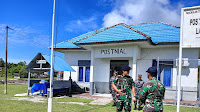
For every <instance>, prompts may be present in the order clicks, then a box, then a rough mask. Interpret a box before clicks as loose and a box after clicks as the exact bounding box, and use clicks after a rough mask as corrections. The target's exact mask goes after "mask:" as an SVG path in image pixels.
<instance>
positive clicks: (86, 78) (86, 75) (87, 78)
mask: <svg viewBox="0 0 200 112" xmlns="http://www.w3.org/2000/svg"><path fill="white" fill-rule="evenodd" d="M85 82H90V67H86V68H85Z"/></svg>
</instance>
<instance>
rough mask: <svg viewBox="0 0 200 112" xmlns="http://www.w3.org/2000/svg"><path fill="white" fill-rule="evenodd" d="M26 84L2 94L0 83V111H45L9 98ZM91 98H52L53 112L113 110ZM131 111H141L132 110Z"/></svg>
mask: <svg viewBox="0 0 200 112" xmlns="http://www.w3.org/2000/svg"><path fill="white" fill-rule="evenodd" d="M26 89H27V86H26V85H8V94H7V95H4V94H3V90H4V86H3V85H0V112H46V111H47V106H48V104H47V102H46V103H34V102H30V101H16V100H9V98H12V97H13V96H14V94H17V93H26V91H27V90H26ZM91 101H92V100H90V99H79V98H62V99H61V98H59V99H56V98H53V112H115V111H116V107H112V106H111V105H112V103H109V104H107V105H90V104H88V103H90V102H91ZM57 102H83V103H85V104H86V105H78V104H60V103H57ZM132 109H133V107H132ZM132 112H142V111H137V110H132ZM164 112H176V106H169V105H165V106H164ZM181 112H200V109H199V108H189V107H181Z"/></svg>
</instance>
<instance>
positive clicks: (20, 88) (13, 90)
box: [0, 84, 27, 98]
mask: <svg viewBox="0 0 200 112" xmlns="http://www.w3.org/2000/svg"><path fill="white" fill-rule="evenodd" d="M26 92H27V85H9V84H8V85H7V94H6V95H4V84H0V98H11V97H14V95H15V94H19V93H26Z"/></svg>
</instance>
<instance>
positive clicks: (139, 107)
mask: <svg viewBox="0 0 200 112" xmlns="http://www.w3.org/2000/svg"><path fill="white" fill-rule="evenodd" d="M140 110H142V109H141V102H139V105H138V111H140Z"/></svg>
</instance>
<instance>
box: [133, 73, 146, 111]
mask: <svg viewBox="0 0 200 112" xmlns="http://www.w3.org/2000/svg"><path fill="white" fill-rule="evenodd" d="M143 84H144V81H143V80H142V75H140V74H138V80H137V81H135V93H136V96H138V92H139V91H140V90H141V89H142V87H143ZM137 103H138V104H139V106H138V110H141V108H140V106H141V104H142V103H141V102H140V101H139V100H138V98H137V100H136V101H135V102H134V105H135V108H134V110H136V109H137Z"/></svg>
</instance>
